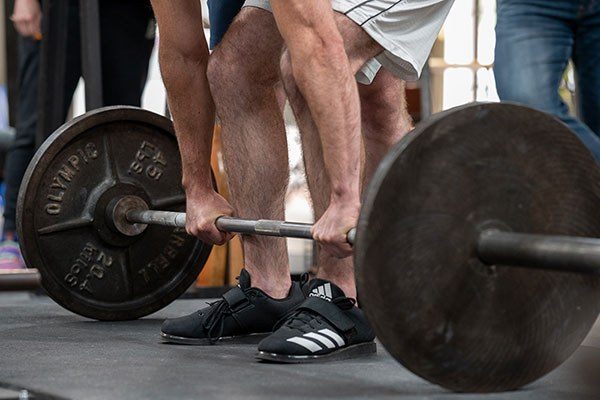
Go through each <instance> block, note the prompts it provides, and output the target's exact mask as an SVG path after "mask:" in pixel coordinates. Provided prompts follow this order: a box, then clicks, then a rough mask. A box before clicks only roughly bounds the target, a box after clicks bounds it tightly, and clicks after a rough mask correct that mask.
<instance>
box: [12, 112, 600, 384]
mask: <svg viewBox="0 0 600 400" xmlns="http://www.w3.org/2000/svg"><path fill="white" fill-rule="evenodd" d="M180 182H181V162H180V158H179V152H178V149H177V141H176V139H175V136H174V132H173V128H172V124H171V122H170V121H169V120H168V119H166V118H164V117H161V116H158V115H156V114H153V113H151V112H148V111H143V110H141V109H137V108H132V107H109V108H104V109H100V110H95V111H92V112H90V113H88V114H85V115H84V116H82V117H79V118H76V119H74V120H72V121H70V122H68V123H67V124H65V125H64V126H63V127H61V128H59V129H58V130H57V131H56V132H55V133H54V134H53V135H52V136H51V137H50V138H49V139H48V140H47V141H46V142H45V143H44V144H43V146H42V147H41V148H40V149H39V151H38V152H37V153H36V155H35V157H34V159H33V161H32V163H31V164H30V166H29V168H28V170H27V172H26V174H25V179H24V181H23V184H22V187H21V191H20V194H19V205H18V231H19V236H20V238H21V246H22V251H23V255H24V258H25V260H26V262H27V265H28V266H30V267H36V268H38V269H39V270H40V273H41V276H42V283H43V286H44V288H45V289H46V290H47V292H48V294H49V296H50V297H52V298H53V299H54V300H55V301H56V302H57V303H59V304H60V305H62V306H63V307H65V308H67V309H69V310H71V311H73V312H75V313H78V314H80V315H83V316H86V317H89V318H94V319H99V320H125V319H134V318H139V317H142V316H145V315H148V314H150V313H152V312H155V311H157V310H159V309H161V308H162V307H164V306H166V305H167V304H169V303H170V302H171V301H173V300H174V299H176V298H177V297H179V295H181V294H182V293H183V291H185V290H186V288H187V287H188V286H189V285H190V284H191V283H192V282H193V281H194V279H195V278H196V276H197V275H198V273H199V272H200V270H201V269H202V267H203V265H204V263H205V262H206V259H207V257H208V255H209V253H210V249H211V247H210V246H208V245H206V244H204V243H202V242H200V241H198V240H197V239H195V238H193V237H191V236H188V235H186V234H185V230H184V226H185V214H184V213H183V212H182V211H184V209H185V195H184V192H183V189H182V188H181V185H180ZM599 200H600V171H599V170H598V167H597V165H596V163H595V161H594V159H593V158H592V156H591V154H590V152H589V151H588V150H587V149H586V148H585V147H584V146H583V145H582V144H581V143H580V141H579V140H578V139H577V138H576V137H575V135H574V134H573V133H572V132H571V131H570V130H569V129H568V128H567V127H566V126H565V125H563V124H562V123H560V122H559V121H557V120H556V119H554V118H553V117H550V116H548V115H546V114H544V113H542V112H539V111H535V110H533V109H530V108H527V107H524V106H518V105H513V104H475V105H468V106H463V107H459V108H456V109H453V110H450V111H447V112H444V113H440V114H438V115H436V116H434V117H433V118H431V119H429V120H427V121H426V122H424V123H421V124H419V125H418V126H417V128H415V129H414V130H413V131H412V132H411V133H410V134H408V135H407V136H406V137H405V138H403V139H402V141H401V142H400V143H398V144H397V145H396V146H395V147H394V149H393V150H392V151H391V152H390V153H389V154H388V155H387V156H386V157H385V159H384V160H383V162H382V163H381V166H380V167H379V169H378V170H377V172H376V173H375V175H374V178H373V180H372V182H371V183H370V185H369V186H368V189H367V191H366V196H365V200H364V202H363V207H362V210H361V214H360V218H359V223H358V227H357V229H356V230H355V231H352V232H350V233H349V237H348V239H349V241H350V242H351V243H353V244H354V249H355V250H354V252H355V263H356V276H357V285H358V290H359V293H360V296H361V303H362V306H363V308H364V309H365V312H366V314H367V316H368V318H369V320H370V321H371V323H372V325H373V327H374V330H375V332H376V334H377V336H378V338H379V339H380V340H381V342H382V344H383V345H384V346H385V347H386V349H387V350H388V351H389V352H390V353H391V354H392V356H394V357H395V358H396V359H397V360H398V361H400V362H401V363H402V364H403V365H404V366H405V367H406V368H408V369H409V370H411V371H412V372H414V373H416V374H417V375H419V376H421V377H423V378H425V379H427V380H429V381H431V382H433V383H436V384H438V385H441V386H443V387H445V388H448V389H451V390H456V391H469V392H490V391H503V390H510V389H514V388H518V387H520V386H523V385H525V384H527V383H530V382H532V381H534V380H536V379H538V378H539V377H541V376H543V375H544V374H546V373H548V372H550V371H551V370H553V369H554V368H556V367H557V366H558V365H560V364H561V363H562V362H563V361H564V360H566V358H568V357H569V356H570V355H571V354H572V353H573V352H574V351H575V350H576V349H577V347H578V346H579V345H580V343H581V342H582V341H583V339H584V338H585V336H586V334H587V333H588V332H589V330H590V329H591V327H592V325H593V323H594V322H595V320H596V319H597V317H598V313H599V311H600V276H599V275H600V240H599V239H596V238H597V237H600V207H598V204H599ZM217 225H218V227H219V229H221V230H224V231H229V232H237V233H242V234H260V235H270V236H282V237H301V238H311V234H310V229H311V225H310V224H301V223H291V222H285V221H269V220H259V221H253V220H243V219H237V218H229V217H222V218H220V219H219V220H218V221H217Z"/></svg>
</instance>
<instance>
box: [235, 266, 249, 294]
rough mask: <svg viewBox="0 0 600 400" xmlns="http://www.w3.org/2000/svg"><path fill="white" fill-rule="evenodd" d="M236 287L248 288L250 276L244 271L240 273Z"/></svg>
mask: <svg viewBox="0 0 600 400" xmlns="http://www.w3.org/2000/svg"><path fill="white" fill-rule="evenodd" d="M238 286H239V287H240V288H241V289H248V288H249V287H250V274H249V273H248V271H246V270H245V269H242V270H241V271H240V276H238Z"/></svg>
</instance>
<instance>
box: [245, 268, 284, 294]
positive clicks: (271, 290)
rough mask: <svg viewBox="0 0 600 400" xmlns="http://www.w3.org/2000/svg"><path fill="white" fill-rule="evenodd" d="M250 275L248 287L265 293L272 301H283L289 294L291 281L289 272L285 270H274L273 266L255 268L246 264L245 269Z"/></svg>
mask: <svg viewBox="0 0 600 400" xmlns="http://www.w3.org/2000/svg"><path fill="white" fill-rule="evenodd" d="M245 269H246V271H248V274H250V285H251V286H252V287H255V288H258V289H260V290H262V291H263V292H265V293H266V294H267V295H269V296H271V297H272V298H274V299H284V298H286V297H287V296H288V294H289V293H290V287H291V286H292V279H291V277H290V274H289V271H288V270H287V269H286V270H284V269H280V268H275V267H274V266H273V267H272V268H271V266H268V267H262V268H256V267H254V266H253V264H247V265H246V267H245Z"/></svg>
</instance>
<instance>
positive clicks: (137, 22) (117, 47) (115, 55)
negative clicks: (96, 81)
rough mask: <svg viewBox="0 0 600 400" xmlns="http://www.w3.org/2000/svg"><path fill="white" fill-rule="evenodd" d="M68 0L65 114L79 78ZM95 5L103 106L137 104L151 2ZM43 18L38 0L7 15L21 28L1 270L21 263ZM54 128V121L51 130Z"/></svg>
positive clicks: (110, 0)
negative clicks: (23, 190) (21, 215)
mask: <svg viewBox="0 0 600 400" xmlns="http://www.w3.org/2000/svg"><path fill="white" fill-rule="evenodd" d="M68 1H69V15H68V20H67V21H66V23H67V29H68V40H67V56H66V68H65V80H64V82H65V102H64V104H63V115H64V117H65V119H66V118H67V113H68V111H69V108H70V105H71V99H72V96H73V93H74V92H75V89H76V87H77V84H78V82H79V78H80V77H81V44H80V22H79V0H68ZM99 6H100V27H101V28H100V30H101V52H102V84H103V88H102V89H103V102H104V105H106V106H108V105H120V104H123V105H133V106H140V105H141V98H142V92H143V90H144V86H145V82H146V77H147V74H148V62H149V60H150V55H151V54H152V49H153V47H154V32H155V29H154V20H153V14H152V8H151V7H150V3H149V2H148V1H146V0H100V1H99ZM42 19H43V13H42V7H41V2H40V0H16V1H15V5H14V10H13V15H12V16H11V20H12V21H13V24H14V26H15V29H16V30H17V32H18V33H19V47H18V49H19V68H18V71H19V90H18V93H19V98H18V100H17V107H18V109H17V118H16V136H15V140H14V143H13V144H12V145H11V146H10V148H9V150H8V153H7V155H6V162H5V168H4V171H5V172H4V176H5V183H6V194H5V207H4V232H3V238H2V242H1V243H0V269H20V268H23V267H24V262H23V259H22V257H21V253H20V250H19V246H18V243H17V242H18V240H17V236H16V203H17V195H18V193H19V187H20V185H21V180H22V179H23V175H24V174H25V170H26V169H27V166H28V165H29V162H30V161H31V158H32V157H33V155H34V153H35V150H36V148H35V144H36V130H37V121H38V110H37V104H38V93H37V88H38V76H39V68H40V46H41V42H42V41H43V37H42V28H41V24H42ZM56 128H58V126H56V127H54V128H53V129H52V130H54V129H56ZM50 133H51V132H47V134H50Z"/></svg>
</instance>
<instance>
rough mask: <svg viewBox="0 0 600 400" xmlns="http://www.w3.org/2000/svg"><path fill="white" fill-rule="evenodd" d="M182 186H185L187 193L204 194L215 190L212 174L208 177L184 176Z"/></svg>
mask: <svg viewBox="0 0 600 400" xmlns="http://www.w3.org/2000/svg"><path fill="white" fill-rule="evenodd" d="M181 186H183V189H184V190H185V193H186V194H188V195H193V194H204V193H208V192H212V191H214V188H213V182H212V178H211V177H210V175H209V176H208V177H205V176H195V177H184V178H183V179H182V181H181Z"/></svg>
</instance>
